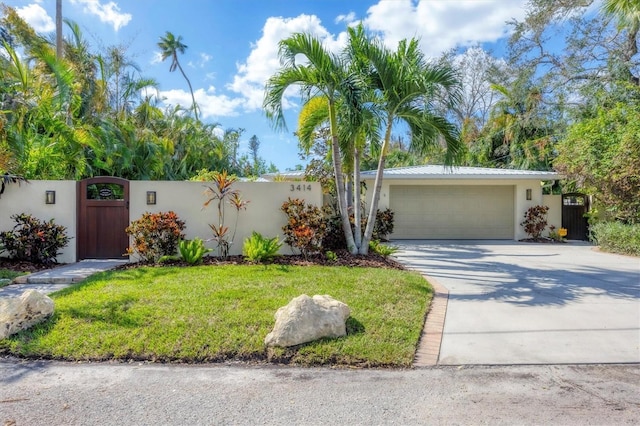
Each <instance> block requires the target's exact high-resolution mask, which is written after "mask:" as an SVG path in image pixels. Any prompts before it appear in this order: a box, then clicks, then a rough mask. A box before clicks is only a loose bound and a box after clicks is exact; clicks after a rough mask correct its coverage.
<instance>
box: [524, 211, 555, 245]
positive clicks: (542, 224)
mask: <svg viewBox="0 0 640 426" xmlns="http://www.w3.org/2000/svg"><path fill="white" fill-rule="evenodd" d="M548 211H549V207H547V206H533V207H529V210H527V211H526V213H525V214H524V221H523V222H521V223H520V226H524V232H526V233H527V235H529V237H531V238H532V239H534V240H538V239H540V235H541V234H542V232H543V231H544V229H545V228H546V227H547V212H548Z"/></svg>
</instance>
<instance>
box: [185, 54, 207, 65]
mask: <svg viewBox="0 0 640 426" xmlns="http://www.w3.org/2000/svg"><path fill="white" fill-rule="evenodd" d="M199 56H200V60H199V61H198V62H193V61H189V63H188V64H187V65H189V66H190V67H191V68H204V66H205V65H206V64H207V62H210V61H211V55H208V54H206V53H200V55H199Z"/></svg>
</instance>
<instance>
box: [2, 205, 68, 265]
mask: <svg viewBox="0 0 640 426" xmlns="http://www.w3.org/2000/svg"><path fill="white" fill-rule="evenodd" d="M11 219H13V220H14V221H15V222H16V224H15V225H14V227H13V229H12V230H11V231H4V232H0V246H3V247H4V250H6V251H8V252H9V256H10V257H11V258H13V259H16V260H26V261H29V262H34V263H45V264H46V263H55V262H56V257H57V256H58V254H60V253H59V250H60V249H62V248H64V247H66V246H67V244H68V243H69V237H68V236H67V232H66V231H67V228H66V227H64V226H62V225H56V224H55V223H54V220H53V219H51V220H49V221H41V220H39V219H37V218H35V217H34V216H32V215H30V214H26V213H20V214H14V215H12V216H11Z"/></svg>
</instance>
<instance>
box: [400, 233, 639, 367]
mask: <svg viewBox="0 0 640 426" xmlns="http://www.w3.org/2000/svg"><path fill="white" fill-rule="evenodd" d="M393 244H394V245H396V246H398V247H399V248H400V251H399V252H398V253H396V257H397V258H398V260H399V261H400V262H402V263H403V264H406V265H407V266H409V267H410V268H413V269H416V270H418V271H420V272H421V273H422V274H424V275H426V276H427V279H429V280H430V281H435V282H436V283H439V284H440V285H442V287H444V288H443V289H441V291H440V292H439V294H440V299H439V300H441V301H442V300H446V297H447V290H448V303H447V304H446V318H445V319H444V330H443V334H442V343H441V345H440V353H439V358H438V364H440V365H461V364H487V365H496V364H565V363H567V364H576V363H638V362H640V259H638V258H636V257H630V256H622V255H615V254H610V253H602V252H599V251H597V250H596V249H594V247H592V246H590V245H588V244H586V243H582V242H570V243H568V244H531V243H519V242H514V241H394V242H393ZM436 300H438V297H436ZM440 311H441V312H440V313H439V315H436V316H434V317H433V318H432V319H434V318H436V317H437V316H440V317H443V316H444V314H443V313H442V311H443V308H440ZM429 321H430V319H429V318H428V319H427V326H428V325H429ZM435 326H437V324H436V325H435ZM427 330H428V327H425V332H427ZM427 340H428V339H427ZM427 344H428V342H423V343H421V348H422V347H424V346H425V345H427ZM419 355H420V351H419ZM427 361H429V360H427ZM416 362H417V364H418V365H429V362H426V363H421V359H420V357H418V358H417V360H416Z"/></svg>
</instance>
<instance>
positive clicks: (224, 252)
mask: <svg viewBox="0 0 640 426" xmlns="http://www.w3.org/2000/svg"><path fill="white" fill-rule="evenodd" d="M207 176H208V177H210V178H211V179H210V180H211V184H210V185H205V187H206V188H207V190H206V195H207V197H209V198H208V199H207V201H205V203H204V207H207V206H208V205H209V204H211V203H212V202H214V201H216V202H217V207H218V223H216V224H209V228H211V232H213V240H214V241H215V242H216V244H217V245H218V256H220V257H222V258H223V259H226V258H227V257H228V256H229V250H230V248H231V246H232V245H233V240H234V239H235V236H236V230H237V229H238V216H239V214H240V211H241V210H245V209H246V208H247V204H249V201H244V200H243V199H242V198H241V197H240V191H238V190H237V189H234V188H233V184H234V183H235V182H236V180H237V178H236V176H234V175H229V174H227V171H226V170H224V171H223V172H222V173H219V172H213V173H212V174H211V175H210V176H209V175H207ZM226 204H229V205H231V206H232V207H233V208H234V209H235V210H236V220H235V224H234V227H233V230H232V231H229V227H228V226H226V225H225V212H226V209H225V207H226Z"/></svg>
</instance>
